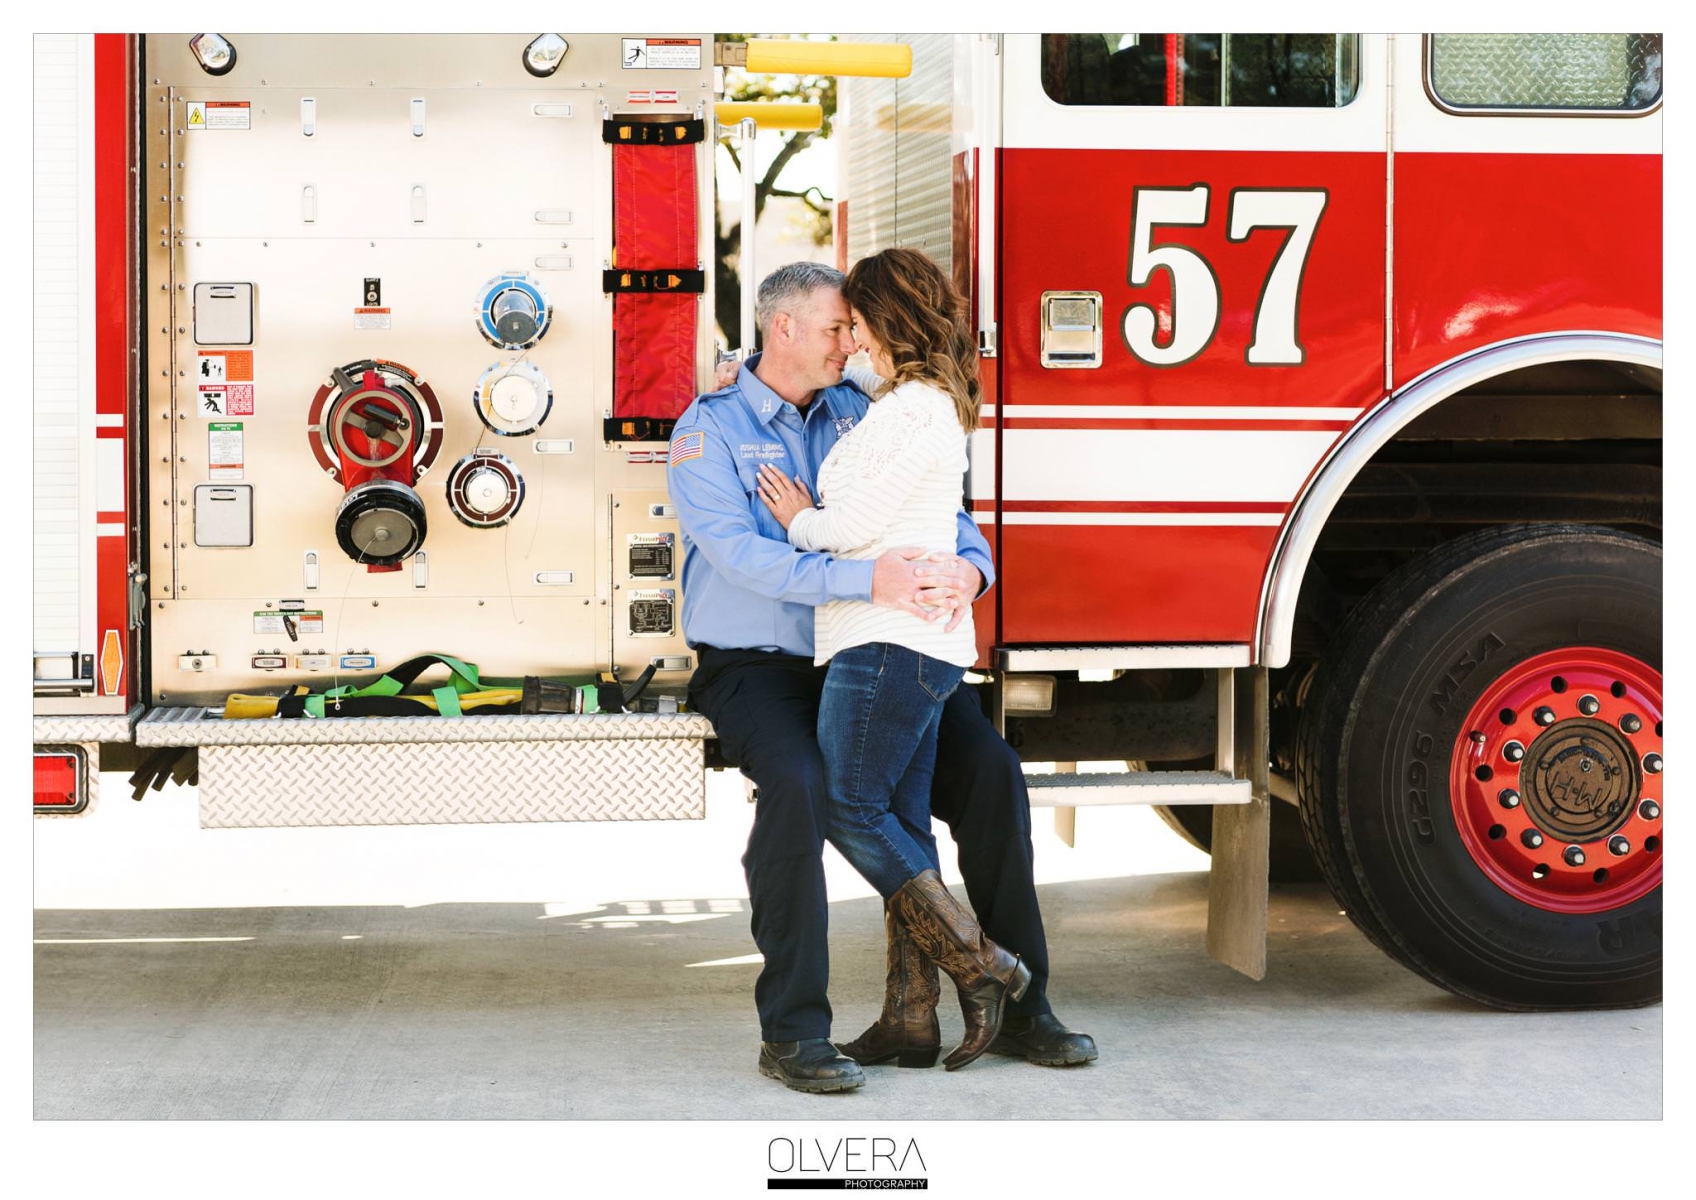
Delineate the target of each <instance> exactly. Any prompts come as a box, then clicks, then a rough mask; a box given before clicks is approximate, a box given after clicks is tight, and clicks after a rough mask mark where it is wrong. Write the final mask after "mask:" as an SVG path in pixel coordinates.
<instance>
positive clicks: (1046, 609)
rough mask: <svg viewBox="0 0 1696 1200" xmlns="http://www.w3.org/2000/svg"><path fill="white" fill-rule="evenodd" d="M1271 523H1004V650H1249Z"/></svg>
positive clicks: (1273, 535)
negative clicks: (1009, 581) (1242, 645)
mask: <svg viewBox="0 0 1696 1200" xmlns="http://www.w3.org/2000/svg"><path fill="white" fill-rule="evenodd" d="M1277 536H1278V530H1277V527H1276V526H1271V525H1181V526H1172V525H1114V526H1087V525H1008V526H1005V527H1003V528H1002V529H1001V555H1002V561H1003V564H1004V565H1003V568H1002V569H1003V571H1004V572H1005V573H1006V574H1007V575H1008V576H1009V577H1010V578H1013V579H1016V580H1018V581H1020V584H1021V586H1015V587H1011V588H1008V589H1007V590H1006V591H1005V592H1004V594H1003V596H1002V609H1001V611H1002V623H1003V624H1002V638H1003V640H1004V641H1006V642H1012V643H1018V642H1033V643H1049V644H1064V643H1081V642H1191V641H1194V642H1210V641H1221V642H1247V641H1252V640H1253V637H1254V623H1255V612H1256V609H1257V607H1258V605H1259V602H1260V575H1261V570H1262V568H1263V567H1264V566H1265V563H1266V559H1267V555H1268V554H1269V553H1270V552H1271V549H1272V543H1273V541H1274V540H1275V539H1276V538H1277Z"/></svg>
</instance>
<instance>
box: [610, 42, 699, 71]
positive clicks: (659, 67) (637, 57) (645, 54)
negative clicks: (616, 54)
mask: <svg viewBox="0 0 1696 1200" xmlns="http://www.w3.org/2000/svg"><path fill="white" fill-rule="evenodd" d="M623 42H624V53H623V56H622V57H621V58H620V59H619V62H620V64H621V65H622V66H624V68H625V69H626V70H640V69H644V68H645V69H648V70H653V71H699V70H700V69H701V39H700V38H624V39H623Z"/></svg>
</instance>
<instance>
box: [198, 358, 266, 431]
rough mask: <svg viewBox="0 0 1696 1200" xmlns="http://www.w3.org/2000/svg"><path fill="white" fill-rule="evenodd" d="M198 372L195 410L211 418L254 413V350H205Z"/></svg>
mask: <svg viewBox="0 0 1696 1200" xmlns="http://www.w3.org/2000/svg"><path fill="white" fill-rule="evenodd" d="M194 374H195V382H196V386H197V395H198V400H197V401H196V404H195V411H197V412H198V413H199V414H200V415H201V416H202V417H205V418H206V419H208V420H211V419H213V418H216V417H251V416H252V415H253V402H254V394H253V351H251V350H224V351H220V352H218V353H216V354H211V353H207V352H206V351H201V354H200V361H199V363H198V365H197V366H196V367H195V372H194Z"/></svg>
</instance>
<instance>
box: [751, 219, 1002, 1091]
mask: <svg viewBox="0 0 1696 1200" xmlns="http://www.w3.org/2000/svg"><path fill="white" fill-rule="evenodd" d="M842 291H843V297H844V298H845V299H846V300H847V301H848V304H849V308H850V311H851V314H852V316H853V321H854V332H855V340H856V342H857V344H858V345H859V346H860V348H861V349H863V350H864V351H866V353H867V354H868V355H870V357H871V360H872V365H873V367H874V368H875V370H876V372H877V375H878V377H879V378H878V379H877V380H875V381H867V382H870V383H872V386H871V387H868V388H866V389H865V390H867V391H869V392H871V393H872V399H873V403H872V405H871V408H870V410H869V411H868V413H867V414H866V416H865V418H864V419H862V420H861V421H860V423H859V424H858V425H856V426H854V428H853V429H851V430H849V432H848V433H846V434H845V435H843V437H842V438H841V440H839V441H838V442H837V444H836V446H835V448H834V449H832V451H831V452H830V455H829V457H828V458H826V459H825V461H824V464H823V465H822V466H821V467H820V469H819V473H818V487H819V495H820V506H819V507H814V506H813V501H812V496H811V495H810V494H809V493H808V492H807V490H806V488H805V486H804V485H802V484H801V483H800V482H799V481H798V480H791V479H789V478H788V477H786V476H785V475H784V474H783V473H782V472H780V471H777V470H775V469H773V468H771V467H769V466H767V467H764V468H762V470H761V475H760V492H761V499H762V500H763V501H764V503H765V504H766V506H767V507H768V508H769V509H771V511H772V514H773V516H774V517H776V519H777V520H778V521H779V522H780V523H781V524H782V525H783V527H784V528H785V529H786V530H787V531H788V534H789V540H790V542H791V543H792V544H794V545H795V546H797V547H799V548H800V549H803V550H823V551H829V552H830V553H832V554H835V555H837V556H839V557H846V558H859V559H873V558H876V557H877V556H878V555H880V554H882V553H884V552H885V551H886V550H889V549H892V548H895V547H900V546H918V547H922V548H924V549H927V550H936V551H942V552H944V553H952V552H953V550H954V545H955V538H956V518H957V515H958V513H959V510H960V481H961V477H962V476H963V475H964V473H965V470H966V435H967V434H968V433H970V432H971V431H972V430H974V429H976V428H978V425H979V419H978V408H979V402H980V391H979V387H978V379H977V347H976V345H975V343H974V341H973V339H972V336H971V331H970V328H969V326H968V324H967V320H966V307H967V306H966V303H965V301H964V300H963V299H962V298H961V297H960V296H959V294H958V293H957V292H955V290H954V288H953V285H952V284H951V283H950V282H949V280H948V278H947V276H945V275H944V274H943V273H942V271H941V270H940V269H939V268H938V267H937V266H936V264H935V263H933V262H932V261H931V260H930V259H928V258H926V257H925V256H924V255H923V254H921V253H919V252H918V251H915V250H905V249H894V250H885V251H884V252H883V253H881V254H877V255H874V256H873V257H871V258H867V259H863V260H862V261H861V262H859V263H857V264H856V265H855V267H854V269H853V270H852V271H850V272H849V273H848V277H847V280H846V281H845V283H844V285H843V289H842ZM855 382H857V383H858V382H860V380H859V379H858V378H856V379H855ZM814 621H815V626H814V628H815V640H816V644H817V651H816V660H815V661H817V662H818V663H820V664H823V663H825V662H828V663H829V664H830V670H829V673H828V675H827V676H826V679H825V685H824V693H823V696H822V698H821V700H820V703H819V749H820V750H821V751H822V753H823V755H824V760H825V778H826V782H827V785H828V788H829V794H830V827H829V838H830V841H831V843H832V844H833V845H835V846H836V848H837V849H838V850H839V851H841V853H842V855H843V857H844V858H846V859H847V860H848V861H849V862H850V863H852V864H853V865H854V867H855V868H856V869H857V870H858V871H859V872H860V874H861V875H863V876H865V878H866V880H867V882H869V883H871V884H872V885H873V886H874V887H876V888H877V890H878V892H879V893H880V894H881V895H882V896H883V897H884V899H885V901H886V902H887V903H888V905H889V907H890V911H891V912H892V914H893V915H894V916H895V917H896V918H897V919H899V920H900V921H902V922H904V923H905V924H906V926H907V928H908V931H909V932H910V934H911V936H912V940H913V942H914V943H915V944H916V945H917V946H918V947H919V949H920V950H921V951H922V952H923V953H925V954H926V955H927V956H929V957H930V958H931V959H933V960H934V961H935V962H936V964H937V966H938V967H940V968H941V969H942V970H943V971H945V972H947V973H948V975H949V976H950V977H952V978H953V980H954V982H955V986H956V988H957V989H958V991H959V993H960V1001H961V1007H962V1009H963V1010H964V1013H965V1019H966V1033H965V1037H964V1038H963V1039H962V1040H961V1042H960V1045H959V1046H958V1047H956V1048H955V1049H954V1050H953V1051H952V1052H950V1053H949V1055H948V1057H947V1059H946V1060H945V1063H944V1065H945V1066H946V1067H948V1069H950V1070H954V1069H957V1068H959V1067H963V1066H965V1065H966V1064H967V1063H970V1062H972V1061H973V1060H974V1059H976V1058H977V1057H978V1056H979V1055H981V1054H982V1053H983V1052H984V1051H985V1050H986V1049H988V1047H989V1044H990V1042H992V1041H993V1040H994V1039H995V1035H996V1034H997V1033H998V1032H999V1031H1000V1028H1001V1022H1002V1018H1003V1013H1004V1007H1005V1001H1006V1000H1007V999H1008V998H1011V999H1014V1000H1017V999H1018V998H1019V997H1020V996H1022V995H1023V994H1024V991H1025V988H1026V986H1027V985H1028V984H1029V983H1030V978H1031V973H1030V968H1029V967H1027V966H1025V965H1024V964H1023V963H1022V962H1020V961H1019V958H1018V957H1017V956H1016V955H1014V954H1012V953H1010V952H1008V951H1007V950H1005V949H1003V948H1001V947H1000V946H997V945H996V944H995V943H994V942H992V941H990V940H989V939H988V938H987V937H985V936H984V935H983V931H982V930H981V929H980V928H979V926H978V924H977V921H976V920H975V919H974V918H973V917H972V915H971V914H970V913H969V912H968V911H967V910H966V909H965V908H963V907H962V906H961V905H960V904H959V903H958V902H957V901H956V900H955V899H954V897H953V896H952V895H950V894H949V892H948V889H947V888H946V887H945V886H944V885H943V882H942V878H941V875H940V874H939V871H940V863H939V860H938V858H937V853H936V841H935V839H934V838H933V837H932V836H931V832H930V824H931V820H930V784H931V776H932V773H933V770H934V767H935V762H936V741H937V729H938V724H939V722H940V719H941V715H942V706H943V704H944V702H945V701H947V699H948V697H949V696H950V695H951V694H952V693H953V691H954V689H955V688H956V687H958V686H959V684H960V680H961V677H962V676H963V675H964V673H965V669H966V668H967V667H969V666H971V665H972V664H973V663H974V662H975V661H976V660H977V638H976V634H975V632H974V629H973V624H972V620H971V613H970V610H969V609H968V610H967V611H966V612H965V613H964V614H963V617H962V619H961V620H960V621H959V622H958V624H956V625H955V626H954V628H953V629H947V628H946V627H945V623H944V622H942V621H930V620H926V619H925V618H923V617H918V616H914V615H912V614H910V613H905V612H901V611H899V610H895V609H890V608H881V607H878V606H875V605H873V604H871V603H869V602H867V601H850V600H839V601H833V602H831V603H829V604H826V605H823V606H821V607H820V608H819V609H817V610H816V612H815V616H814ZM904 1061H905V1060H904ZM934 1062H935V1054H934V1051H933V1052H932V1053H931V1055H930V1063H934ZM930 1063H926V1064H924V1065H927V1066H928V1065H930Z"/></svg>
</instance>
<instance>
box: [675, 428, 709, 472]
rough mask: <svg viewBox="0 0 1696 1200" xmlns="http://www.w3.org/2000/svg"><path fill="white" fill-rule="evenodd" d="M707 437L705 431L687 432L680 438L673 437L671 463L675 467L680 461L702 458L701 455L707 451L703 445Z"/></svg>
mask: <svg viewBox="0 0 1696 1200" xmlns="http://www.w3.org/2000/svg"><path fill="white" fill-rule="evenodd" d="M706 437H707V435H706V434H705V433H686V434H684V435H683V436H682V437H680V438H673V439H672V442H671V465H672V466H674V467H675V466H676V465H677V464H678V463H680V462H688V461H689V460H690V459H691V458H700V457H701V455H703V454H705V453H706V447H705V446H704V445H703V443H704V442H705V441H706Z"/></svg>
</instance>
